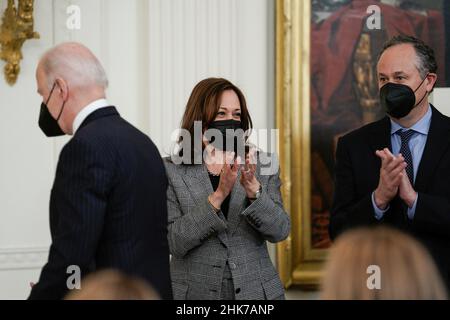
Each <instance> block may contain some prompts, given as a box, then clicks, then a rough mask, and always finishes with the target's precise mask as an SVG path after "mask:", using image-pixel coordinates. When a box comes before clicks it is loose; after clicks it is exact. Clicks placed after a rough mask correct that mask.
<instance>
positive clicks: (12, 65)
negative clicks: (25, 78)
mask: <svg viewBox="0 0 450 320" xmlns="http://www.w3.org/2000/svg"><path fill="white" fill-rule="evenodd" d="M18 1H19V5H18V8H16V4H15V2H16V1H15V0H8V7H7V8H6V10H5V12H4V13H3V17H2V23H1V25H0V59H2V60H4V61H5V62H6V65H5V67H4V72H5V79H6V82H8V84H9V85H11V86H12V85H14V84H15V83H16V81H17V77H18V76H19V73H20V60H22V58H23V55H22V46H23V44H24V42H25V41H26V40H29V39H39V37H40V36H39V33H37V32H35V31H34V18H33V10H34V0H18Z"/></svg>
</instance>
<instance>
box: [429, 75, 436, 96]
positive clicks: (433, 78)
mask: <svg viewBox="0 0 450 320" xmlns="http://www.w3.org/2000/svg"><path fill="white" fill-rule="evenodd" d="M437 78H438V77H437V74H436V73H429V74H428V75H427V80H428V84H427V91H428V92H431V91H432V90H433V89H434V87H435V86H436V82H437Z"/></svg>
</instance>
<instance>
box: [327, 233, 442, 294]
mask: <svg viewBox="0 0 450 320" xmlns="http://www.w3.org/2000/svg"><path fill="white" fill-rule="evenodd" d="M369 266H378V267H379V270H380V275H381V277H380V279H381V288H379V289H373V290H371V289H369V288H368V284H367V283H368V278H369V277H370V276H371V274H370V272H369V273H368V267H369ZM321 297H322V298H323V299H333V300H336V299H338V300H399V299H405V300H406V299H408V300H409V299H447V294H446V289H445V287H444V285H443V281H442V279H441V277H440V274H439V273H438V270H437V268H436V266H435V264H434V262H433V260H432V258H431V256H430V255H429V254H428V252H427V250H426V249H425V248H424V247H423V246H422V245H421V244H420V243H418V242H417V241H416V240H414V239H413V238H411V237H410V236H408V235H406V234H404V233H402V232H400V231H398V230H394V229H391V228H386V227H376V228H371V229H369V228H362V229H356V230H352V231H349V232H348V233H345V234H343V235H342V236H341V237H340V238H339V239H338V240H337V241H336V243H335V244H334V246H333V247H332V248H331V250H330V255H329V260H328V262H327V265H326V267H325V275H324V278H323V283H322V293H321Z"/></svg>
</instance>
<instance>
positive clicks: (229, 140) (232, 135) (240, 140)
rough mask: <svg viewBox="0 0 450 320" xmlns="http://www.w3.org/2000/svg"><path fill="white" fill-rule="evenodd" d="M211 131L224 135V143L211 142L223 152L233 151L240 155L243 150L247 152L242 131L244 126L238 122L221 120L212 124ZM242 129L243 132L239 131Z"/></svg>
mask: <svg viewBox="0 0 450 320" xmlns="http://www.w3.org/2000/svg"><path fill="white" fill-rule="evenodd" d="M209 129H217V130H219V131H220V133H221V134H222V143H220V142H218V141H215V140H214V141H211V138H210V139H209V140H210V143H211V144H212V145H213V146H214V147H215V148H217V149H219V150H223V151H232V152H234V153H235V154H236V155H238V153H239V152H238V151H239V149H240V146H241V148H243V149H242V150H245V149H244V148H245V146H244V145H245V133H244V131H243V129H242V124H241V122H240V121H237V120H232V119H231V120H221V121H214V122H212V123H211V124H210V126H209ZM239 129H241V131H242V132H239V131H238V130H239Z"/></svg>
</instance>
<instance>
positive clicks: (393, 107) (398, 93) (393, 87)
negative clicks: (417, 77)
mask: <svg viewBox="0 0 450 320" xmlns="http://www.w3.org/2000/svg"><path fill="white" fill-rule="evenodd" d="M427 76H428V75H427ZM426 78H427V77H425V79H426ZM425 79H423V81H422V82H421V83H420V85H419V86H418V87H417V89H416V90H415V91H413V90H412V89H411V88H410V87H408V86H407V85H404V84H399V83H392V82H389V83H386V84H385V85H384V86H383V87H382V88H381V90H380V102H381V106H382V107H383V109H384V111H385V112H386V113H387V114H388V115H390V116H391V117H393V118H395V119H401V118H404V117H406V116H407V115H408V114H410V112H411V111H412V110H413V109H414V108H415V107H417V106H418V105H419V104H420V103H421V102H422V101H423V99H425V97H426V96H427V94H428V92H427V93H426V94H425V95H424V96H423V98H422V99H421V100H420V101H419V102H418V103H416V95H415V93H416V91H417V90H419V88H420V87H421V86H422V84H423V83H424V82H425Z"/></svg>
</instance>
